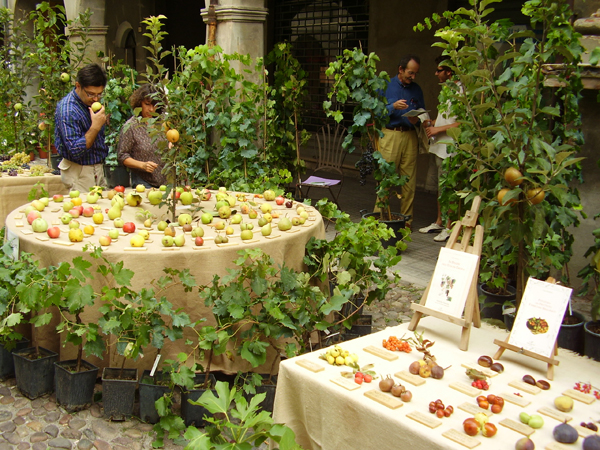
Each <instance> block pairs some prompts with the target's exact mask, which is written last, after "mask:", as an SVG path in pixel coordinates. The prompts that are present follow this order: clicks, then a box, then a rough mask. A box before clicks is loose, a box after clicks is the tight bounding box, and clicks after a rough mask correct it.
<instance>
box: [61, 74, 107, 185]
mask: <svg viewBox="0 0 600 450" xmlns="http://www.w3.org/2000/svg"><path fill="white" fill-rule="evenodd" d="M105 86H106V73H105V72H104V69H102V67H100V66H99V65H98V64H89V65H87V66H85V67H83V68H82V69H81V70H79V72H78V73H77V81H76V82H75V89H73V90H72V91H71V92H69V93H68V94H67V95H66V96H65V97H64V98H63V99H62V100H60V101H59V102H58V105H56V118H55V122H56V127H55V132H54V145H55V146H56V149H57V150H58V153H59V154H60V156H62V157H63V159H62V161H61V162H60V164H59V165H58V168H59V169H60V171H61V177H62V181H63V183H64V184H65V185H66V186H67V187H68V188H69V189H71V190H81V191H83V192H88V191H89V189H90V188H91V187H92V186H106V181H105V180H104V167H103V164H104V159H105V158H106V156H107V155H108V147H107V146H106V144H105V142H104V125H105V123H106V120H107V117H106V114H105V111H104V106H102V107H101V108H100V109H99V110H98V111H96V112H94V111H93V110H92V104H93V103H94V102H99V101H100V99H101V98H102V94H103V92H104V87H105Z"/></svg>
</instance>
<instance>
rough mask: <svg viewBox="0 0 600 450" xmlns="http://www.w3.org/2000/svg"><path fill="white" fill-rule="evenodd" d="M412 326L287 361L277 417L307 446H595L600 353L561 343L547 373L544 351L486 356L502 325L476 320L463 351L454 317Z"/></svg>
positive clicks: (282, 370) (599, 402)
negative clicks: (540, 357) (478, 324)
mask: <svg viewBox="0 0 600 450" xmlns="http://www.w3.org/2000/svg"><path fill="white" fill-rule="evenodd" d="M407 327H408V323H406V324H403V325H400V326H397V327H392V328H388V329H386V330H384V331H381V332H378V333H374V334H371V335H368V336H364V337H361V338H358V339H354V340H352V341H347V342H343V343H340V344H338V345H337V346H332V347H328V348H325V349H322V350H317V351H315V352H313V353H309V354H306V355H302V356H298V357H296V358H292V359H288V360H286V361H283V362H282V363H281V365H280V369H279V379H278V380H279V381H278V386H277V394H276V397H275V409H274V419H275V421H276V422H277V423H286V424H287V425H288V426H290V427H291V428H292V429H293V430H294V432H295V433H296V438H297V441H298V443H299V444H300V445H301V446H302V447H303V448H306V449H339V448H411V449H448V448H452V449H465V448H484V449H513V448H517V449H518V450H532V449H533V448H534V446H535V448H538V449H544V448H546V449H561V448H562V449H567V448H580V449H581V448H583V449H584V450H590V449H595V448H596V447H593V445H595V442H594V443H592V440H595V439H600V436H598V438H594V437H592V438H587V441H585V442H586V445H585V446H584V444H583V443H584V439H585V438H586V437H587V436H595V435H597V431H596V430H595V428H596V427H597V426H599V425H600V424H599V422H598V421H600V392H598V390H600V363H598V362H595V361H593V360H589V359H586V358H582V357H578V356H576V355H574V354H573V353H570V352H567V351H563V350H562V349H559V355H558V359H559V361H560V365H559V366H558V367H557V368H556V370H555V378H554V380H551V381H548V380H546V379H545V370H546V366H545V364H543V363H542V362H540V361H535V360H532V359H530V358H526V357H524V356H522V355H519V354H510V355H505V356H503V357H502V359H501V360H500V361H494V360H492V359H491V358H490V357H489V356H486V355H489V354H494V352H495V349H496V346H495V345H494V344H493V340H494V339H504V338H506V331H504V330H501V329H498V328H494V327H491V326H489V325H487V324H483V325H482V328H480V329H477V328H474V329H473V330H471V339H470V345H469V351H468V352H463V351H461V350H459V348H458V344H459V342H458V337H457V336H456V333H455V332H454V331H455V329H454V328H453V326H452V324H450V323H448V322H444V321H440V320H438V319H435V318H433V317H427V318H425V319H422V320H421V322H420V324H419V327H418V329H417V330H416V332H417V333H416V334H413V333H412V332H409V331H408V330H407ZM395 337H399V339H396V338H395ZM454 338H456V339H454ZM396 341H402V342H408V343H409V344H410V345H411V349H410V350H409V349H407V348H406V346H405V345H399V344H397V343H396ZM391 343H392V344H393V345H392V344H391ZM382 344H383V345H382ZM384 346H385V347H386V348H384ZM390 348H391V349H392V350H390ZM481 381H485V383H481ZM590 385H591V386H592V387H591V388H590ZM582 386H583V388H582ZM586 386H587V388H586ZM588 391H589V392H588ZM565 421H566V425H561V424H564V423H565ZM575 437H576V438H577V439H576V441H575V442H574V443H572V444H567V442H570V441H571V440H572V439H574V438H575Z"/></svg>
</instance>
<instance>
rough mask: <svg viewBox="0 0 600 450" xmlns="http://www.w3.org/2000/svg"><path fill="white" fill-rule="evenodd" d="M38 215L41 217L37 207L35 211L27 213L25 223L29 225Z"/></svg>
mask: <svg viewBox="0 0 600 450" xmlns="http://www.w3.org/2000/svg"><path fill="white" fill-rule="evenodd" d="M38 217H42V215H41V214H40V212H39V211H38V210H37V209H36V210H35V211H31V212H30V213H29V214H27V223H28V224H29V225H31V224H32V223H33V221H34V220H35V219H37V218H38Z"/></svg>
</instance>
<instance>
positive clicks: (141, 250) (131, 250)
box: [123, 247, 148, 252]
mask: <svg viewBox="0 0 600 450" xmlns="http://www.w3.org/2000/svg"><path fill="white" fill-rule="evenodd" d="M123 250H125V251H126V252H145V251H146V250H148V247H125V248H124V249H123Z"/></svg>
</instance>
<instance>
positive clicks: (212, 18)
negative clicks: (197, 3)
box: [206, 0, 219, 48]
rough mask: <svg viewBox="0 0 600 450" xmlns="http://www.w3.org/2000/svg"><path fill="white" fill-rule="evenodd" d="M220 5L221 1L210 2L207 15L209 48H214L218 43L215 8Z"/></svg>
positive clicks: (212, 0) (211, 0)
mask: <svg viewBox="0 0 600 450" xmlns="http://www.w3.org/2000/svg"><path fill="white" fill-rule="evenodd" d="M218 4H219V0H210V5H209V6H208V14H207V21H206V23H207V25H208V42H207V45H208V47H209V48H212V47H214V46H215V44H216V43H217V38H216V35H217V14H216V13H215V6H217V5H218Z"/></svg>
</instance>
